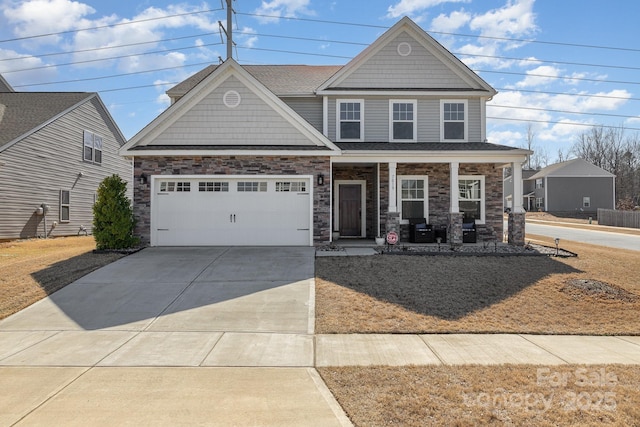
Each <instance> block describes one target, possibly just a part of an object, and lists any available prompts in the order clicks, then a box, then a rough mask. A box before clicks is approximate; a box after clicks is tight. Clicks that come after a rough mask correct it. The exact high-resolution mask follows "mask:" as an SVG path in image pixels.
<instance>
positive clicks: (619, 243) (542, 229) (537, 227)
mask: <svg viewBox="0 0 640 427" xmlns="http://www.w3.org/2000/svg"><path fill="white" fill-rule="evenodd" d="M526 232H527V234H537V235H540V236H547V237H552V238H556V237H558V238H560V239H566V240H573V241H574V242H582V243H589V244H592V245H601V246H607V247H611V248H619V249H630V250H635V251H640V236H637V235H628V234H622V233H616V232H608V231H598V230H584V229H577V228H569V227H562V226H553V225H543V224H533V223H529V222H527V225H526Z"/></svg>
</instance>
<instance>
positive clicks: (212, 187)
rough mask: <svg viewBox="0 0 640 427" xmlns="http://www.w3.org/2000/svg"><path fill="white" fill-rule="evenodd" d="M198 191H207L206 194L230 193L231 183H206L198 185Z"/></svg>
mask: <svg viewBox="0 0 640 427" xmlns="http://www.w3.org/2000/svg"><path fill="white" fill-rule="evenodd" d="M198 191H206V192H225V193H226V192H228V191H229V183H228V182H215V181H205V182H202V181H201V182H199V183H198Z"/></svg>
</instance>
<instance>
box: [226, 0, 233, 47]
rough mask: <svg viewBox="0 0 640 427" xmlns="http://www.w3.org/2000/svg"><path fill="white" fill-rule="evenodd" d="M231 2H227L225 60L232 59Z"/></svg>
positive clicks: (228, 0) (229, 0)
mask: <svg viewBox="0 0 640 427" xmlns="http://www.w3.org/2000/svg"><path fill="white" fill-rule="evenodd" d="M232 2H233V0H227V28H226V30H227V31H226V32H227V59H230V58H233V20H232V13H233V7H232V6H231V3H232Z"/></svg>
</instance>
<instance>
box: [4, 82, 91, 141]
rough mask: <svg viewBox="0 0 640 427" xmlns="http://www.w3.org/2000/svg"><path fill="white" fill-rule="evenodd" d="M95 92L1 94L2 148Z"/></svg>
mask: <svg viewBox="0 0 640 427" xmlns="http://www.w3.org/2000/svg"><path fill="white" fill-rule="evenodd" d="M93 95H94V93H89V92H66V93H62V92H2V93H0V151H1V150H2V149H3V147H4V146H5V145H7V144H9V143H10V142H12V141H13V140H15V139H16V138H19V137H21V136H22V135H25V134H26V133H28V132H29V131H31V130H33V129H35V128H38V127H39V126H41V125H43V124H45V123H47V122H48V121H49V120H51V119H53V118H54V117H56V116H57V115H58V114H61V113H63V112H64V111H66V110H67V109H69V108H71V107H73V106H74V105H76V104H78V103H80V102H82V101H84V100H87V99H89V98H90V97H92V96H93Z"/></svg>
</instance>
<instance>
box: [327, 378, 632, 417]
mask: <svg viewBox="0 0 640 427" xmlns="http://www.w3.org/2000/svg"><path fill="white" fill-rule="evenodd" d="M318 371H319V372H320V375H321V376H322V378H323V379H324V381H325V382H326V383H327V385H328V387H329V388H330V389H331V391H332V392H333V394H334V395H335V396H336V399H337V400H338V402H339V403H340V405H342V407H343V408H344V410H345V412H346V413H347V414H348V416H349V418H350V419H351V421H352V422H353V423H354V424H355V425H356V426H367V427H370V426H390V425H394V426H395V425H397V426H416V427H418V426H420V427H422V426H484V425H500V426H502V425H506V426H534V425H535V426H549V427H551V426H593V427H596V426H602V425H612V426H638V425H640V367H638V366H620V365H606V366H595V365H590V366H578V365H563V366H548V367H545V366H533V365H517V366H515V365H503V366H455V367H453V366H420V367H417V366H407V367H384V366H383V367H380V366H377V367H339V368H318Z"/></svg>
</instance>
